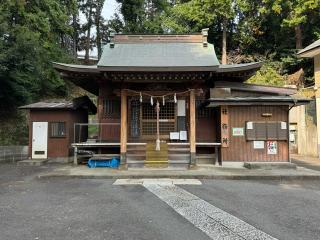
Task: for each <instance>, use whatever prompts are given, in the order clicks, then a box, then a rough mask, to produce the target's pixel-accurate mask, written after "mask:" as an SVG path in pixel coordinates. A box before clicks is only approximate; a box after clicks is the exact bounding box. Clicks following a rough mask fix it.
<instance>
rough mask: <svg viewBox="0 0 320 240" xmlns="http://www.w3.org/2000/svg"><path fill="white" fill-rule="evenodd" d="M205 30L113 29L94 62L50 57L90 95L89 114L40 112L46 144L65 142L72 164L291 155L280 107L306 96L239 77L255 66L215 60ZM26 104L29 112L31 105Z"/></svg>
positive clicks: (188, 163)
mask: <svg viewBox="0 0 320 240" xmlns="http://www.w3.org/2000/svg"><path fill="white" fill-rule="evenodd" d="M207 36H208V31H207V29H205V30H203V31H202V33H200V34H192V35H123V34H116V35H114V36H112V38H111V42H110V43H108V44H107V45H105V47H104V49H103V54H102V56H101V59H100V60H99V62H98V63H97V64H96V65H91V66H87V65H74V64H64V63H54V68H55V69H56V70H57V71H58V72H59V73H60V74H61V77H62V78H63V79H65V80H66V81H71V82H72V83H74V84H75V85H77V86H79V87H81V88H83V89H85V90H86V91H88V92H90V93H91V94H93V95H95V96H97V118H96V119H97V120H96V121H95V122H90V123H88V122H83V121H81V122H79V123H76V122H72V124H67V123H68V122H66V120H64V119H61V120H59V119H56V118H55V120H54V122H60V125H57V124H53V123H51V124H50V119H52V118H51V117H49V115H50V114H51V115H54V114H56V111H53V108H51V109H50V108H44V109H42V110H43V111H44V112H45V114H47V115H48V118H47V120H46V119H45V118H42V120H41V121H47V122H49V125H48V126H47V129H44V130H43V131H47V132H48V134H47V135H48V139H49V140H50V138H51V136H52V133H54V134H55V137H56V138H55V142H56V143H55V144H58V142H59V141H61V142H62V141H63V138H64V137H68V138H70V139H72V141H71V142H65V143H64V144H67V146H66V147H67V148H68V149H69V151H67V152H68V154H65V157H72V158H73V160H74V163H75V164H78V163H80V162H82V161H85V159H86V158H96V159H104V158H108V157H111V156H119V157H120V159H121V161H120V163H121V168H124V169H125V168H127V167H145V166H152V167H156V166H159V167H160V166H161V167H163V166H172V167H193V166H196V165H197V164H217V163H219V164H222V165H223V163H224V162H251V161H255V162H288V161H290V160H289V159H290V158H289V139H288V138H289V123H288V113H289V110H290V108H292V107H294V106H297V105H302V104H307V103H308V102H309V101H308V100H307V99H301V98H297V97H296V96H295V94H296V89H292V88H280V87H270V86H261V85H254V84H247V83H244V82H245V81H246V80H248V79H249V78H250V77H251V76H253V75H254V74H255V73H256V71H258V70H259V69H260V67H261V66H262V63H261V62H252V63H243V64H232V65H223V64H220V62H219V60H218V59H217V56H216V53H215V49H214V46H213V45H212V44H210V43H208V42H207ZM89 105H90V106H91V105H92V104H91V103H90V104H89ZM51 107H52V105H51ZM25 108H28V109H30V113H31V114H32V105H30V106H29V107H25ZM84 108H85V107H84ZM91 108H92V107H91ZM86 109H88V108H86ZM31 119H32V118H31ZM33 126H34V125H33V123H32V122H31V123H30V128H31V130H30V135H33V130H32V128H33ZM52 126H53V127H52ZM68 128H72V131H69V129H68ZM92 129H95V130H96V134H94V135H92V134H91V132H92V131H93V130H92ZM61 131H63V133H64V134H62V135H63V136H60V137H61V138H57V135H59V133H60V132H61ZM69 133H70V134H71V133H72V135H73V136H68V134H69ZM84 136H85V137H84ZM30 139H33V141H30V149H31V151H30V156H31V155H32V156H33V157H35V158H36V157H37V156H36V153H35V152H34V150H33V149H36V148H35V146H33V142H34V138H33V136H31V137H30ZM37 147H39V146H37ZM53 147H54V146H53ZM36 151H38V152H40V153H44V152H45V151H47V152H50V150H48V148H44V149H43V150H41V151H40V150H39V149H36ZM46 156H47V157H48V158H50V157H52V156H50V154H49V155H46ZM59 156H61V155H59Z"/></svg>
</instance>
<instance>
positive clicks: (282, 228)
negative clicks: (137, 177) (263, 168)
mask: <svg viewBox="0 0 320 240" xmlns="http://www.w3.org/2000/svg"><path fill="white" fill-rule="evenodd" d="M51 168H54V166H44V167H16V166H15V165H12V164H0V239H1V240H7V239H10V240H13V239H19V240H21V239H50V240H51V239H76V240H82V239H90V240H91V239H110V240H113V239H121V240H123V239H137V240H138V239H139V240H143V239H146V240H151V239H152V240H155V239H165V240H175V239H179V240H182V239H183V240H189V239H190V240H202V239H207V240H208V239H211V238H209V236H207V235H206V234H205V233H204V232H202V231H201V230H200V229H198V228H197V227H195V226H194V225H193V224H192V223H191V222H189V221H188V220H187V219H186V218H184V217H182V216H181V215H180V214H178V213H177V212H176V211H174V210H173V208H172V207H170V206H169V205H167V204H166V203H165V202H164V201H163V200H161V199H160V198H158V197H157V196H156V195H154V194H153V193H151V192H150V191H149V190H148V189H147V188H145V187H144V186H141V185H127V186H116V185H112V184H113V182H114V180H102V179H101V180H88V179H63V178H59V179H47V180H38V179H36V178H35V176H36V175H37V174H39V173H40V172H45V171H48V170H50V169H51ZM202 183H203V184H202V185H195V186H192V185H181V186H179V188H182V189H184V190H186V191H187V192H189V193H192V194H194V195H195V196H197V197H198V198H200V199H203V200H205V201H207V202H208V203H210V204H211V205H213V206H215V207H217V208H219V209H222V210H224V211H225V212H227V213H229V214H231V215H233V216H235V217H237V218H239V219H241V220H243V221H245V222H247V223H248V224H250V225H252V226H254V227H256V228H258V229H260V230H261V231H263V232H265V233H267V234H269V235H271V236H273V237H275V238H277V239H288V240H289V239H290V240H294V239H303V240H308V239H320V181H318V182H310V181H308V182H287V183H284V182H282V183H280V182H272V181H227V180H224V181H223V180H203V181H202Z"/></svg>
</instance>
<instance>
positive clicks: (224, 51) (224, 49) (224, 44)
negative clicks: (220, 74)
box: [221, 18, 228, 64]
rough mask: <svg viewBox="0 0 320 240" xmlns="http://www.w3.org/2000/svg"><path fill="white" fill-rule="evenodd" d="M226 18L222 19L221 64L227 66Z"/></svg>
mask: <svg viewBox="0 0 320 240" xmlns="http://www.w3.org/2000/svg"><path fill="white" fill-rule="evenodd" d="M227 24H228V20H227V18H223V23H222V28H223V30H222V31H223V33H222V61H221V62H222V64H227Z"/></svg>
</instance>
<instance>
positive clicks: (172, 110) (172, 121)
mask: <svg viewBox="0 0 320 240" xmlns="http://www.w3.org/2000/svg"><path fill="white" fill-rule="evenodd" d="M141 108H142V109H141V130H142V131H141V135H142V137H144V138H150V139H155V138H156V135H157V113H156V110H155V104H154V105H153V106H151V104H150V103H142V105H141ZM159 118H160V121H159V123H160V137H161V138H162V139H163V138H169V135H170V132H173V131H175V128H176V104H175V103H174V102H166V103H165V105H164V106H163V105H162V104H161V105H160V114H159Z"/></svg>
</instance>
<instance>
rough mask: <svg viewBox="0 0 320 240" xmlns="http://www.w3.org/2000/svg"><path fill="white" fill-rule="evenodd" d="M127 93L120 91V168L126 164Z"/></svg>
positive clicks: (123, 90)
mask: <svg viewBox="0 0 320 240" xmlns="http://www.w3.org/2000/svg"><path fill="white" fill-rule="evenodd" d="M127 109H128V108H127V91H126V90H125V89H122V90H121V129H120V158H121V159H120V164H121V166H122V167H125V166H126V163H127V125H128V123H127Z"/></svg>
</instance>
